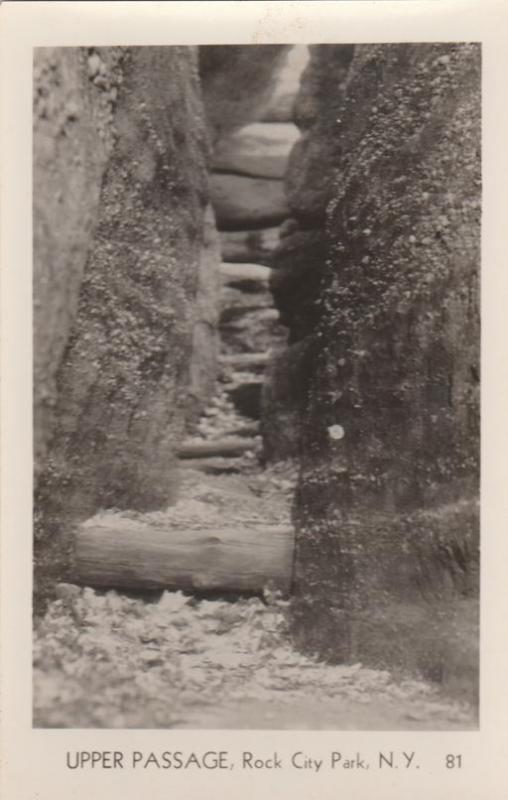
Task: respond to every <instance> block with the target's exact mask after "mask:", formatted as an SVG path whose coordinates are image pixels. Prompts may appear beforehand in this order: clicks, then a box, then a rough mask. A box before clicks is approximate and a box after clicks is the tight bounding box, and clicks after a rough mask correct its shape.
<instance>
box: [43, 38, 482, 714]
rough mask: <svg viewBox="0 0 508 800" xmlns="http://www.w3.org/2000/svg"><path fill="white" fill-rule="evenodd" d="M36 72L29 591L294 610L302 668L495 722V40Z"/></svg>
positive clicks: (143, 57)
mask: <svg viewBox="0 0 508 800" xmlns="http://www.w3.org/2000/svg"><path fill="white" fill-rule="evenodd" d="M309 53H310V55H309ZM35 65H36V71H35V98H34V100H35V111H34V121H35V131H34V144H35V152H34V187H35V197H34V201H35V202H34V206H35V210H34V235H35V242H34V253H35V262H36V263H35V266H34V280H35V296H36V307H35V315H34V316H35V341H34V345H35V348H34V349H35V402H34V405H35V423H36V425H35V427H36V442H35V450H36V459H37V475H36V537H35V538H36V548H35V557H36V565H37V571H36V592H37V596H38V597H39V596H41V594H42V595H43V596H44V593H46V595H50V596H51V594H52V592H53V590H54V583H55V581H56V579H57V578H59V579H61V578H62V577H63V576H65V577H66V578H67V579H69V578H70V579H72V580H76V579H77V576H79V579H80V580H81V581H82V582H84V583H88V584H90V585H94V586H100V587H102V589H101V591H102V590H103V589H104V587H105V586H107V585H108V586H109V585H110V586H122V587H123V588H126V587H130V588H136V589H138V590H139V589H143V590H144V589H148V588H154V587H159V588H160V587H161V586H170V587H171V586H174V587H180V588H183V589H186V590H189V589H192V590H193V591H195V592H196V593H198V592H199V591H210V590H213V591H217V590H220V589H221V588H222V589H224V590H225V589H228V590H231V591H235V592H242V591H250V592H255V593H257V594H258V595H259V596H258V598H257V599H255V598H251V599H254V600H255V602H256V603H261V600H260V598H261V597H262V598H263V603H268V604H274V603H275V604H277V603H280V592H281V591H282V593H283V594H285V595H290V597H291V599H290V601H289V602H288V604H287V605H285V604H284V603H285V601H284V603H283V605H282V606H280V605H277V608H278V610H279V611H280V620H283V622H284V625H282V622H281V625H282V627H284V626H286V627H284V633H283V635H282V638H283V639H284V637H285V639H284V641H285V642H286V644H287V646H288V647H290V645H289V644H288V642H289V639H288V631H290V634H291V636H292V642H293V643H294V644H296V646H297V647H298V648H299V650H300V652H305V651H306V653H307V655H306V656H305V658H307V656H308V655H309V654H311V656H310V658H311V659H313V658H314V657H315V656H316V655H317V656H319V658H321V659H326V660H327V661H328V662H340V663H346V664H348V665H349V666H351V665H352V664H355V663H360V662H364V663H366V664H372V665H373V666H375V667H376V668H378V669H379V668H384V667H386V668H387V669H393V668H395V669H396V670H398V671H399V672H400V673H401V674H402V673H406V674H407V673H409V674H413V675H418V676H420V677H422V676H423V678H424V679H425V680H429V681H433V682H436V683H439V684H441V685H442V686H446V688H447V691H450V692H455V693H456V694H458V695H460V696H467V697H468V698H469V699H470V700H472V701H473V703H476V701H477V697H476V689H477V677H478V564H479V529H478V470H479V467H478V462H479V389H480V387H479V376H480V364H479V302H478V286H479V259H480V256H479V241H480V236H479V233H480V206H481V197H480V184H481V180H480V157H479V156H480V53H479V48H478V47H477V46H476V45H474V44H431V45H428V44H423V45H408V44H397V45H326V46H325V45H323V46H314V47H311V48H310V49H307V48H303V47H300V46H299V47H294V48H292V47H289V46H286V45H273V46H267V47H257V46H256V47H249V46H234V47H204V48H201V49H200V51H199V52H198V51H197V50H196V49H195V48H104V49H100V48H99V49H97V48H79V49H76V50H74V49H71V50H63V49H62V50H59V49H56V50H41V51H39V52H38V53H37V54H36V58H35ZM232 76H234V79H233V78H232ZM168 109H169V110H170V112H171V113H169V112H168ZM69 165H72V168H71V167H70V166H69ZM85 520H87V522H84V521H85ZM123 530H125V540H124V541H123V544H122V538H121V536H120V535H119V534H120V532H121V531H123ZM242 536H243V545H244V546H242ZM257 543H258V544H259V547H258V546H257ZM144 547H146V551H145V550H144V549H143V548H144ZM143 554H144V555H143ZM293 554H294V556H293ZM144 556H146V558H145V557H144ZM73 559H74V560H73ZM62 591H63V596H64V597H67V596H68V594H69V593H68V591H67V589H66V588H65V587H64V589H63V590H62ZM90 592H91V594H90ZM70 596H71V597H73V598H74V599H76V598H78V599H76V603H74V600H72V602H70V603H69V606H68V607H67V606H65V608H67V610H68V612H69V615H70V617H69V619H71V618H72V619H74V616H75V615H77V618H79V615H80V614H81V615H82V616H81V618H86V619H87V620H88V619H89V615H91V616H92V617H93V614H94V611H93V609H94V607H95V605H97V608H99V607H100V608H109V605H110V603H109V599H108V601H107V602H104V603H103V602H102V600H98V598H99V597H100V595H96V594H95V593H94V592H92V591H91V589H88V590H86V593H84V594H82V593H81V589H79V588H77V587H71V590H70ZM173 599H174V598H173ZM229 599H230V600H231V598H229ZM237 599H238V598H237ZM136 602H137V601H136ZM136 602H134V604H133V607H132V608H133V609H134V611H133V613H134V614H138V613H139V611H140V606H139V605H136ZM140 602H141V601H140ZM179 602H180V601H178V602H176V606H179ZM194 602H195V603H196V605H197V604H199V603H203V604H205V605H203V606H200V609H201V610H202V611H203V624H204V626H205V627H206V626H207V625H208V622H207V621H206V620H207V613H208V611H207V606H206V602H208V601H205V600H203V599H202V598H201V599H196V598H192V601H191V600H190V599H189V600H187V599H185V601H182V608H183V605H185V607H186V609H185V615H184V616H185V618H186V619H188V617H189V615H191V614H192V608H194V607H195V606H194V605H192V603H194ZM214 602H215V601H214ZM217 602H219V601H217ZM238 602H240V600H239V599H238ZM241 602H242V603H243V602H244V600H242V601H241ZM111 603H112V605H113V606H115V604H116V605H118V607H119V608H121V609H122V610H121V616H122V615H124V614H130V613H131V610H132V609H131V606H130V605H129V603H127V602H126V603H125V604H124V603H123V601H122V602H120V603H117V598H116V596H115V597H114V598H113V599H112V600H111ZM171 603H172V600H171V602H170V605H171ZM187 603H190V605H189V606H188V607H187ZM214 607H215V608H216V609H218V608H219V606H214ZM242 608H243V609H244V611H245V613H246V614H247V615H248V614H249V613H250V612H249V610H248V609H249V608H250V606H249V604H248V601H246V602H245V605H242ZM58 609H60V610H62V607H61V606H57V607H56V610H57V612H58ZM80 609H81V611H80ZM53 612H55V606H52V607H51V612H50V614H51V613H53ZM182 613H183V612H182ZM222 613H223V608H222V606H220V614H222ZM148 616H149V617H151V615H150V614H148ZM158 619H159V615H158V614H155V616H154V617H153V624H154V625H156V624H158V622H156V620H158ZM67 622H68V623H69V625H70V626H71V627H72V621H71V622H69V620H67ZM50 627H51V626H50ZM247 627H248V626H247ZM143 635H144V634H143ZM155 638H157V637H155ZM230 641H232V639H230ZM274 641H275V640H274ZM276 641H277V642H280V641H281V639H280V638H276ZM131 644H132V643H131ZM87 646H88V645H87V639H86V636H85V638H84V642H83V647H84V648H85V649H86V647H87ZM130 646H131V645H129V647H130ZM167 646H168V647H169V646H170V644H168V645H167ZM179 646H181V647H183V648H185V647H186V643H185V641H183V640H182V641H181V642H180V645H179ZM214 646H215V645H214ZM129 647H128V648H127V649H129ZM43 649H44V652H45V653H50V654H51V653H52V649H51V646H49V647H48V648H43ZM108 657H109V656H108ZM150 658H151V656H150ZM203 658H204V660H205V661H206V656H203ZM284 658H286V656H284ZM305 663H306V665H308V661H306V662H305ZM57 716H58V715H57ZM52 719H53V717H52ZM136 719H137V717H136Z"/></svg>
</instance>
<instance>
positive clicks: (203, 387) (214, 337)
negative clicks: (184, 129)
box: [187, 205, 222, 420]
mask: <svg viewBox="0 0 508 800" xmlns="http://www.w3.org/2000/svg"><path fill="white" fill-rule="evenodd" d="M203 224H204V230H203V246H202V248H201V254H200V259H199V273H198V286H197V294H196V302H195V305H194V309H193V313H194V333H193V338H192V358H191V363H190V383H189V401H190V404H189V411H188V414H187V418H188V419H192V420H194V419H196V418H197V417H198V415H199V413H200V412H201V411H202V410H203V409H204V408H205V407H206V405H207V404H208V403H209V402H210V399H211V397H212V395H213V392H214V388H215V381H216V377H217V359H218V355H219V333H218V324H219V301H220V292H221V283H222V281H221V276H220V265H221V254H220V240H219V234H218V231H217V228H216V227H215V214H214V213H213V209H212V207H211V205H209V206H208V207H207V209H206V213H205V219H204V223H203Z"/></svg>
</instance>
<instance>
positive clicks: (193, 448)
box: [178, 437, 258, 458]
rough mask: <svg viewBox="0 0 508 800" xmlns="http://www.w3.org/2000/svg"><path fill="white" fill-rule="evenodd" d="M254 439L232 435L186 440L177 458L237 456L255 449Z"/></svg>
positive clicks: (255, 442) (256, 444)
mask: <svg viewBox="0 0 508 800" xmlns="http://www.w3.org/2000/svg"><path fill="white" fill-rule="evenodd" d="M257 446H258V443H257V441H256V439H252V438H246V437H243V438H238V439H234V438H233V437H230V438H227V439H217V441H202V442H200V441H197V440H196V441H188V442H183V444H182V445H181V447H180V449H179V451H178V456H179V458H207V457H208V456H226V457H228V456H239V455H241V454H242V453H246V452H247V450H255V448H256V447H257Z"/></svg>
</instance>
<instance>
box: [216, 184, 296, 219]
mask: <svg viewBox="0 0 508 800" xmlns="http://www.w3.org/2000/svg"><path fill="white" fill-rule="evenodd" d="M211 198H212V205H213V207H214V211H215V215H216V217H217V225H218V227H219V230H230V231H234V230H248V229H252V228H265V227H270V226H274V225H278V224H279V223H280V222H282V221H283V220H284V219H285V218H286V217H287V216H288V213H289V209H288V205H287V202H286V196H285V194H284V187H283V185H282V182H281V181H277V180H269V179H268V178H249V177H245V176H240V175H222V174H219V173H216V174H214V175H212V176H211Z"/></svg>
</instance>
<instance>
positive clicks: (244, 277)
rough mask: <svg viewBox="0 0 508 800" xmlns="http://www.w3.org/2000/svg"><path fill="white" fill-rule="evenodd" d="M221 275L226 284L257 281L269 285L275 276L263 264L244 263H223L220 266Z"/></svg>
mask: <svg viewBox="0 0 508 800" xmlns="http://www.w3.org/2000/svg"><path fill="white" fill-rule="evenodd" d="M220 274H221V277H222V280H223V281H224V283H229V284H231V283H240V282H243V281H256V282H259V283H264V284H267V283H268V282H269V280H270V278H271V276H272V274H273V270H272V269H270V267H265V266H263V265H262V264H248V263H242V262H240V263H239V264H234V263H231V262H227V261H223V262H222V264H221V265H220Z"/></svg>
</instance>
